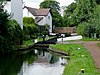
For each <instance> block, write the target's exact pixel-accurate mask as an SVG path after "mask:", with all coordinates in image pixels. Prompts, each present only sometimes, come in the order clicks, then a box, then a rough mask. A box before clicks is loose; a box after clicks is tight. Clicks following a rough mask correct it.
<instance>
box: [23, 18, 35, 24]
mask: <svg viewBox="0 0 100 75" xmlns="http://www.w3.org/2000/svg"><path fill="white" fill-rule="evenodd" d="M23 23H24V24H32V23H33V24H35V20H34V19H33V18H32V17H24V18H23Z"/></svg>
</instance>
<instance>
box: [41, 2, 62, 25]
mask: <svg viewBox="0 0 100 75" xmlns="http://www.w3.org/2000/svg"><path fill="white" fill-rule="evenodd" d="M59 4H60V3H59V2H57V1H55V0H44V1H43V2H41V3H40V8H50V9H51V14H52V22H53V26H61V24H62V17H61V15H60V13H59V12H60V6H59Z"/></svg>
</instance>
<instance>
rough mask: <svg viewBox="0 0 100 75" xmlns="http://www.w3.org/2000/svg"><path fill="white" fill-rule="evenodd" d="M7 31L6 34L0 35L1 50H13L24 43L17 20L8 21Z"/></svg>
mask: <svg viewBox="0 0 100 75" xmlns="http://www.w3.org/2000/svg"><path fill="white" fill-rule="evenodd" d="M7 27H8V28H7V33H6V35H5V36H2V35H0V40H2V41H0V44H1V45H0V48H1V49H0V50H1V51H2V52H11V51H14V50H15V49H17V47H18V45H20V44H21V43H22V40H23V38H22V30H21V28H20V26H19V25H18V23H17V21H15V20H9V21H8V23H7Z"/></svg>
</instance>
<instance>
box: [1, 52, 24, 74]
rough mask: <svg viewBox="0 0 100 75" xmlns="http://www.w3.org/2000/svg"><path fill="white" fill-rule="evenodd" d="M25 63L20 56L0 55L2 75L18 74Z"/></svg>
mask: <svg viewBox="0 0 100 75" xmlns="http://www.w3.org/2000/svg"><path fill="white" fill-rule="evenodd" d="M22 64H23V61H22V60H21V58H20V56H16V55H12V54H10V55H1V56H0V75H17V73H18V72H19V71H20V68H21V66H22Z"/></svg>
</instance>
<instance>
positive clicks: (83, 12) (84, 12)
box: [73, 0, 96, 24]
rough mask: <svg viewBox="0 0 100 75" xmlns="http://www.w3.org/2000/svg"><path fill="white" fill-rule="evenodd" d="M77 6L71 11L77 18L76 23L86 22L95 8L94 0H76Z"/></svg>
mask: <svg viewBox="0 0 100 75" xmlns="http://www.w3.org/2000/svg"><path fill="white" fill-rule="evenodd" d="M76 3H77V7H76V8H75V10H74V12H73V17H75V19H76V20H77V24H79V23H82V22H88V20H89V18H91V17H92V16H93V13H94V9H95V5H96V3H95V0H77V2H76Z"/></svg>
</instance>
